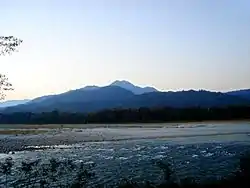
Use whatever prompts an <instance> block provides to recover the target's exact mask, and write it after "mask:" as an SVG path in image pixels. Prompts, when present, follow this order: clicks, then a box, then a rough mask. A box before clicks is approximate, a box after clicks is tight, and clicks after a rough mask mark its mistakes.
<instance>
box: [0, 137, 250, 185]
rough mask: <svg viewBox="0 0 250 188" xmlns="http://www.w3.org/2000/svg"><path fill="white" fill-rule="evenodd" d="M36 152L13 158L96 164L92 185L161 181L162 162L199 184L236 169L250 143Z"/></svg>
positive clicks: (107, 145)
mask: <svg viewBox="0 0 250 188" xmlns="http://www.w3.org/2000/svg"><path fill="white" fill-rule="evenodd" d="M33 149H34V150H33V151H22V152H18V153H16V154H14V155H10V156H12V157H13V158H14V160H15V161H17V163H18V162H20V161H21V160H24V159H42V160H43V161H46V160H48V159H50V158H52V157H53V158H57V159H60V160H63V159H68V158H70V159H72V160H74V161H76V162H79V161H83V162H84V163H85V164H92V163H95V164H96V165H95V167H93V171H94V172H95V173H96V178H95V182H92V183H93V184H101V183H106V184H107V183H108V184H112V183H114V181H119V180H121V179H124V178H127V179H134V180H137V181H143V180H152V181H160V180H161V178H162V176H159V174H161V173H162V172H161V171H160V169H159V168H158V167H157V165H156V164H155V163H156V162H157V161H159V160H162V161H166V162H168V163H170V164H171V167H172V168H173V169H174V170H175V172H176V173H177V175H178V176H180V177H190V176H191V177H192V176H193V177H195V178H196V179H198V180H202V179H204V178H220V177H221V176H223V175H229V174H230V173H232V172H233V171H235V170H236V169H237V167H238V166H237V165H238V162H239V156H240V155H241V154H243V153H245V152H247V151H249V150H250V147H249V142H224V143H219V142H215V143H203V144H201V143H199V144H198V143H197V144H185V145H184V144H176V143H172V142H169V141H166V140H143V141H142V140H137V141H120V142H101V143H84V144H76V145H72V146H53V148H48V147H47V146H45V147H42V149H41V148H39V147H36V148H33ZM4 157H6V155H5V156H4ZM2 158H3V157H2ZM0 160H1V157H0ZM162 175H163V174H162ZM93 184H92V185H93Z"/></svg>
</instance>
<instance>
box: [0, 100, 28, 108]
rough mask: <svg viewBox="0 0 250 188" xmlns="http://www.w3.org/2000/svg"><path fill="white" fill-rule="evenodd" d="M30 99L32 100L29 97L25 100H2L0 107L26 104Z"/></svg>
mask: <svg viewBox="0 0 250 188" xmlns="http://www.w3.org/2000/svg"><path fill="white" fill-rule="evenodd" d="M29 101H30V100H29V99H23V100H10V101H5V102H0V108H6V107H11V106H17V105H20V104H25V103H27V102H29Z"/></svg>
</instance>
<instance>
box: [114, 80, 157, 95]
mask: <svg viewBox="0 0 250 188" xmlns="http://www.w3.org/2000/svg"><path fill="white" fill-rule="evenodd" d="M110 85H111V86H118V87H121V88H123V89H126V90H129V91H132V92H133V93H134V94H137V95H140V94H143V93H150V92H156V91H157V90H156V89H155V88H153V87H139V86H136V85H134V84H132V83H130V82H129V81H126V80H116V81H114V82H112V83H111V84H110Z"/></svg>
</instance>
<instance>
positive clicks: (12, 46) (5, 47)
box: [0, 36, 23, 56]
mask: <svg viewBox="0 0 250 188" xmlns="http://www.w3.org/2000/svg"><path fill="white" fill-rule="evenodd" d="M22 42H23V41H22V40H20V39H18V38H16V37H13V36H0V56H1V55H6V54H11V53H12V52H15V51H17V48H18V46H20V44H21V43H22Z"/></svg>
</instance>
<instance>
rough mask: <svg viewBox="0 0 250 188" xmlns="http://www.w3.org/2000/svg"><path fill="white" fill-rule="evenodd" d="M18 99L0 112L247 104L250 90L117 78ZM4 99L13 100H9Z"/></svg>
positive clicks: (84, 110) (79, 110)
mask: <svg viewBox="0 0 250 188" xmlns="http://www.w3.org/2000/svg"><path fill="white" fill-rule="evenodd" d="M19 102H20V103H17V102H16V103H14V104H15V105H11V106H5V107H4V108H1V113H13V112H34V113H40V112H50V111H54V110H58V111H63V112H84V113H85V112H96V111H100V110H105V109H112V108H140V107H150V108H151V107H153V108H154V107H157V108H158V107H172V108H189V107H200V108H210V107H226V106H250V90H239V91H232V92H228V93H222V92H210V91H205V90H199V91H195V90H189V91H176V92H171V91H170V92H160V91H158V90H157V89H155V88H153V87H139V86H136V85H134V84H132V83H130V82H128V81H125V80H116V81H114V82H112V83H111V84H110V85H108V86H104V87H99V86H95V85H92V86H86V87H83V88H80V89H76V90H70V91H67V92H65V93H61V94H57V95H48V96H42V97H38V98H36V99H33V100H21V101H19ZM5 103H6V104H8V103H9V104H13V102H11V101H9V102H8V101H7V102H5ZM0 104H2V105H3V104H4V103H0ZM6 104H5V105H6Z"/></svg>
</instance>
